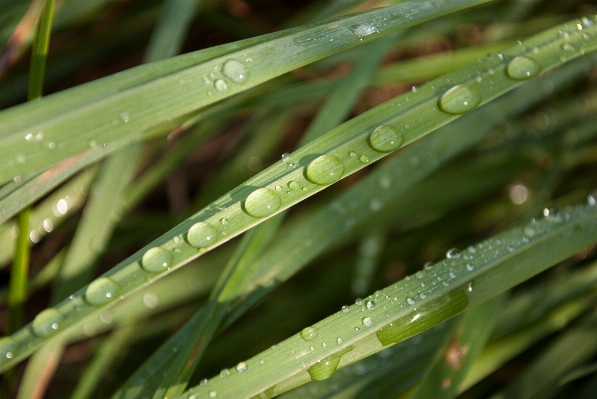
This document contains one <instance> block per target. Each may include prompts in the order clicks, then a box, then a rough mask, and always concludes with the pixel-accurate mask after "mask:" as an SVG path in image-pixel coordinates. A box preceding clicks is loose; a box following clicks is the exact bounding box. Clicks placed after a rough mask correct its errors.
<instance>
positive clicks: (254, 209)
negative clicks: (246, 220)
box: [244, 188, 280, 218]
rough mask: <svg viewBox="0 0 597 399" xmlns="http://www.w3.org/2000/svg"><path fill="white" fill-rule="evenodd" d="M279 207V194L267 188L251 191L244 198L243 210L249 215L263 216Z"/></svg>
mask: <svg viewBox="0 0 597 399" xmlns="http://www.w3.org/2000/svg"><path fill="white" fill-rule="evenodd" d="M279 208H280V196H279V195H278V194H276V192H275V191H274V190H271V189H269V188H259V189H257V190H255V191H253V192H252V193H251V194H249V196H248V197H247V199H246V200H245V204H244V210H245V212H247V214H249V215H250V216H253V217H256V218H263V217H266V216H269V215H271V214H272V213H274V212H276V211H277V210H278V209H279Z"/></svg>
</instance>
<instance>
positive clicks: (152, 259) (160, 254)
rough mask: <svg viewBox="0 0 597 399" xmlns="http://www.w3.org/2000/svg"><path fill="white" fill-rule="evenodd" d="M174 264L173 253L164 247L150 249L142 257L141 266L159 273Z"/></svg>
mask: <svg viewBox="0 0 597 399" xmlns="http://www.w3.org/2000/svg"><path fill="white" fill-rule="evenodd" d="M171 265H172V254H171V253H170V252H169V251H167V250H165V249H164V248H160V247H154V248H150V249H148V250H147V251H146V252H145V254H143V258H142V259H141V266H143V269H145V270H146V271H148V272H151V273H159V272H163V271H165V270H166V269H167V268H168V267H170V266H171Z"/></svg>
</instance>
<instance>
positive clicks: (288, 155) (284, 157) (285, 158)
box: [282, 152, 290, 162]
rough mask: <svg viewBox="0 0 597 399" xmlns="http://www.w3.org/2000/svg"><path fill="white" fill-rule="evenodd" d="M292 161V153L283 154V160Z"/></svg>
mask: <svg viewBox="0 0 597 399" xmlns="http://www.w3.org/2000/svg"><path fill="white" fill-rule="evenodd" d="M288 161H290V154H289V153H287V152H285V153H284V154H282V162H288Z"/></svg>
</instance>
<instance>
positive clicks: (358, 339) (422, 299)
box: [180, 205, 597, 399]
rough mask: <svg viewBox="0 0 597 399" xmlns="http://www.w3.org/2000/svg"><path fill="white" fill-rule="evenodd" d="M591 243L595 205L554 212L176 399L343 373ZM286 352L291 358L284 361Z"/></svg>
mask: <svg viewBox="0 0 597 399" xmlns="http://www.w3.org/2000/svg"><path fill="white" fill-rule="evenodd" d="M596 241H597V206H588V205H587V206H579V207H575V208H567V209H566V210H563V211H561V212H559V213H555V212H553V213H552V216H551V217H546V218H544V219H542V220H539V221H536V222H535V223H529V224H527V225H525V226H523V227H520V228H516V229H513V230H511V231H509V232H505V233H502V234H499V235H497V236H495V237H493V238H491V239H489V240H487V241H484V242H481V243H479V244H477V245H475V246H471V247H469V248H467V249H465V250H463V251H462V252H461V253H459V254H458V255H456V254H454V255H453V256H452V257H451V258H447V259H445V260H443V261H441V262H438V263H436V264H435V265H434V266H433V267H431V268H429V269H426V270H422V271H419V272H417V274H416V275H413V276H410V277H407V278H406V279H404V280H402V281H400V282H398V283H396V284H394V285H392V286H389V287H387V288H385V289H383V290H381V291H378V292H376V293H375V295H372V296H371V297H370V298H369V297H368V298H366V299H365V300H363V301H362V303H357V304H354V305H352V306H350V307H349V308H348V309H347V310H346V311H344V310H341V311H339V312H338V313H336V314H333V315H331V316H329V317H328V318H326V319H324V320H322V321H321V322H319V323H316V324H315V325H313V326H312V327H311V328H312V329H313V330H312V331H311V333H310V334H308V335H305V334H296V335H294V336H292V337H291V338H289V339H287V340H285V341H283V342H282V343H280V344H279V345H277V346H276V347H275V348H274V349H271V350H267V351H265V352H262V353H261V354H259V355H257V356H255V357H254V358H252V359H249V360H247V361H246V362H243V364H242V366H241V367H240V368H241V372H238V371H236V370H231V371H230V374H229V375H227V376H218V377H215V378H213V379H212V380H210V381H209V382H208V383H207V384H205V385H200V386H197V387H195V388H193V389H191V390H190V391H189V392H187V393H185V394H184V395H182V396H181V397H180V398H192V397H193V395H196V396H195V397H208V395H209V394H210V393H212V392H215V394H216V395H217V397H218V398H235V399H240V398H252V397H255V396H256V395H260V394H261V393H264V394H265V397H272V396H274V395H277V394H279V393H282V392H285V391H287V390H288V389H291V388H293V387H295V386H298V385H302V384H304V383H306V382H308V381H310V380H311V379H312V376H313V377H314V379H322V378H327V377H329V376H331V375H332V373H333V371H334V370H335V369H336V366H337V367H344V366H346V365H348V364H351V363H353V362H355V361H357V360H359V359H361V358H363V357H366V356H369V355H371V354H373V353H376V352H378V351H380V350H382V349H384V348H386V347H387V346H389V345H392V344H395V343H398V342H400V341H403V340H404V339H406V338H408V337H410V336H412V335H415V334H417V333H419V332H421V331H423V330H425V329H427V328H429V327H431V326H433V325H435V324H438V323H439V322H441V321H443V320H445V319H448V318H450V317H452V316H454V315H456V314H459V313H461V312H462V311H464V310H465V309H468V308H471V307H473V306H475V305H477V304H479V303H482V302H483V301H485V300H487V299H489V298H492V297H493V296H495V295H497V294H499V293H501V292H504V291H506V290H507V289H509V288H510V287H513V286H515V285H517V284H519V283H520V282H522V281H524V280H526V279H528V278H530V277H532V276H534V275H535V274H537V273H539V272H541V271H542V270H545V269H546V268H548V267H550V266H552V265H554V264H556V263H557V262H559V261H561V260H563V259H565V258H566V257H568V256H570V255H572V254H574V253H576V252H577V251H579V250H580V249H582V248H584V247H586V246H587V245H590V244H592V243H594V242H596ZM421 283H424V284H425V287H426V288H421V287H422V285H421ZM368 301H372V302H373V304H372V303H371V302H368ZM301 335H303V336H306V337H307V338H308V339H305V338H302V337H301ZM311 337H312V338H311ZM338 338H340V340H341V341H340V344H338ZM290 349H292V351H294V352H292V351H291V352H290V354H289V352H288V351H289V350H290ZM330 364H331V365H332V366H330ZM326 365H327V366H326ZM245 367H246V370H245V369H244V368H245ZM212 395H213V394H212ZM257 397H259V396H257Z"/></svg>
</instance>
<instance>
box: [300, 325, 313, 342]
mask: <svg viewBox="0 0 597 399" xmlns="http://www.w3.org/2000/svg"><path fill="white" fill-rule="evenodd" d="M300 335H301V338H302V339H304V340H305V341H310V340H312V339H313V338H315V337H317V330H316V329H315V328H313V327H306V328H303V329H302V330H301V334H300Z"/></svg>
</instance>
